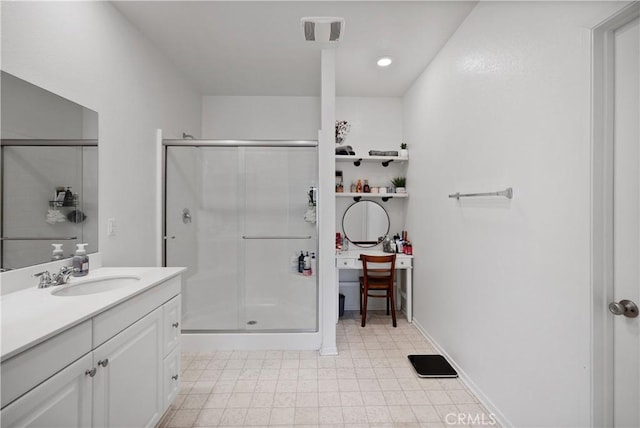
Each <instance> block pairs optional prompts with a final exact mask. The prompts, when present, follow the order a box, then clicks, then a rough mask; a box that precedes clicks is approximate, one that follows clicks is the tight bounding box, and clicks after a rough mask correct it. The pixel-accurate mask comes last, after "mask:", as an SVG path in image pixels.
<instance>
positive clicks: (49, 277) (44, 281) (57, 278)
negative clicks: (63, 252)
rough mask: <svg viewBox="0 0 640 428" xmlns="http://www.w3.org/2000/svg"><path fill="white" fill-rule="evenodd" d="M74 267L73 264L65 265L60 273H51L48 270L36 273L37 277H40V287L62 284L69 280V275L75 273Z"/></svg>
mask: <svg viewBox="0 0 640 428" xmlns="http://www.w3.org/2000/svg"><path fill="white" fill-rule="evenodd" d="M73 271H74V269H73V267H71V266H63V267H61V268H60V270H59V271H58V273H50V272H49V271H48V270H45V271H44V272H39V273H36V274H35V275H33V276H35V277H39V278H40V282H39V283H38V288H48V287H51V286H54V285H62V284H66V283H67V282H69V277H70V276H71V274H72V273H73Z"/></svg>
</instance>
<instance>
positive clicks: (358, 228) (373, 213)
mask: <svg viewBox="0 0 640 428" xmlns="http://www.w3.org/2000/svg"><path fill="white" fill-rule="evenodd" d="M342 231H343V232H344V234H345V236H346V237H347V239H348V240H349V241H350V242H351V243H353V244H354V245H356V246H358V247H364V248H369V247H374V246H376V245H378V244H379V243H381V242H382V241H383V240H384V238H385V237H386V236H387V235H388V234H389V215H388V214H387V211H386V210H385V209H384V207H383V206H382V205H380V204H379V203H377V202H374V201H358V202H355V203H354V204H352V205H351V206H350V207H349V208H347V210H346V211H345V213H344V216H343V217H342Z"/></svg>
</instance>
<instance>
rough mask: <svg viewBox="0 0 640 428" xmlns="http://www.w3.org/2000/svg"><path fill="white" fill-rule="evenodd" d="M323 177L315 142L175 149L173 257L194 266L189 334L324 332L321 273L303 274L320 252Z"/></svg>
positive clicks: (169, 237)
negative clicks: (314, 200) (300, 264)
mask: <svg viewBox="0 0 640 428" xmlns="http://www.w3.org/2000/svg"><path fill="white" fill-rule="evenodd" d="M245 144H246V143H245ZM316 181H317V149H316V147H315V146H314V147H305V146H294V147H272V146H266V147H264V146H262V145H261V143H260V142H256V143H255V145H240V146H234V145H229V144H228V143H227V144H222V143H220V145H213V146H208V145H207V146H168V147H167V151H166V199H165V201H166V204H165V207H166V208H165V228H166V240H165V242H166V245H165V264H166V266H185V267H187V268H188V271H187V273H186V275H185V276H184V282H183V293H182V297H183V301H182V306H183V307H182V313H183V331H227V332H228V331H236V332H238V331H316V330H317V295H318V293H317V280H316V275H315V272H314V273H313V275H312V276H304V275H302V274H300V273H299V272H298V271H297V257H298V255H299V254H300V251H304V253H305V254H306V253H307V252H309V254H310V255H311V254H312V253H314V252H316V251H317V250H316V249H317V233H316V231H317V228H316V224H315V223H314V222H310V221H308V220H310V219H309V214H310V212H309V210H313V208H312V207H310V205H309V199H308V193H309V191H310V189H311V188H312V187H313V186H314V185H315V183H316ZM305 216H307V219H306V220H305Z"/></svg>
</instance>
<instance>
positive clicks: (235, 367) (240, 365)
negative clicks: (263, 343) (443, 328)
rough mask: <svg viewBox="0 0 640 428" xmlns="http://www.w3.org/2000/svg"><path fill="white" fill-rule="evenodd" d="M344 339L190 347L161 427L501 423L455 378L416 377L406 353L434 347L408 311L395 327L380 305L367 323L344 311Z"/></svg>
mask: <svg viewBox="0 0 640 428" xmlns="http://www.w3.org/2000/svg"><path fill="white" fill-rule="evenodd" d="M337 341H338V349H339V352H340V355H338V356H327V357H323V356H319V355H318V353H317V352H314V351H300V352H298V351H277V350H274V351H250V352H245V351H224V352H223V351H217V352H215V351H214V352H207V353H199V354H183V356H182V389H181V391H180V395H179V396H178V398H177V399H176V401H175V403H174V405H173V406H172V408H171V410H170V411H169V413H168V414H167V415H165V417H164V418H163V420H162V422H161V424H160V427H162V428H174V427H226V426H229V427H238V426H248V427H259V426H263V427H264V426H282V427H304V426H307V427H327V428H328V427H349V428H359V427H407V428H408V427H450V426H455V427H465V426H473V425H472V424H471V425H466V424H465V423H466V422H472V423H476V424H478V425H483V426H485V427H486V426H487V425H491V426H496V425H495V424H489V423H488V422H492V419H491V416H490V415H489V412H488V411H487V410H486V409H485V408H484V407H483V406H482V405H481V404H479V403H478V400H477V399H476V398H475V397H474V396H473V395H472V394H471V392H469V391H468V390H467V389H466V388H465V386H464V384H462V383H461V382H460V381H459V380H458V379H421V378H418V377H416V375H415V373H414V371H413V368H412V367H411V366H410V365H409V362H408V360H407V355H408V354H413V353H419V354H429V353H435V351H434V349H433V348H432V346H431V345H430V344H429V342H428V341H427V340H425V338H424V337H423V336H422V335H421V334H420V333H419V332H418V330H417V329H416V328H415V327H414V326H413V325H411V324H409V323H407V321H406V319H403V318H402V317H401V316H399V317H398V327H397V328H393V327H392V326H391V320H390V319H389V317H388V316H386V315H384V312H381V313H374V314H371V315H370V319H369V320H368V321H367V325H366V327H365V328H362V327H360V321H359V315H358V314H357V313H347V314H345V317H343V318H342V319H341V320H340V322H339V323H338V330H337ZM447 415H449V416H447ZM460 418H461V419H460ZM469 418H471V419H469Z"/></svg>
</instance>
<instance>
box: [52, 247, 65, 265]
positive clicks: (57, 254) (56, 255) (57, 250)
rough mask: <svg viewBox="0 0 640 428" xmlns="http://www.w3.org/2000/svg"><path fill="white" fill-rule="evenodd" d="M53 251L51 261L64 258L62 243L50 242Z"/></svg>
mask: <svg viewBox="0 0 640 428" xmlns="http://www.w3.org/2000/svg"><path fill="white" fill-rule="evenodd" d="M51 246H52V247H53V252H52V253H51V261H55V260H62V259H64V251H62V244H51Z"/></svg>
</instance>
